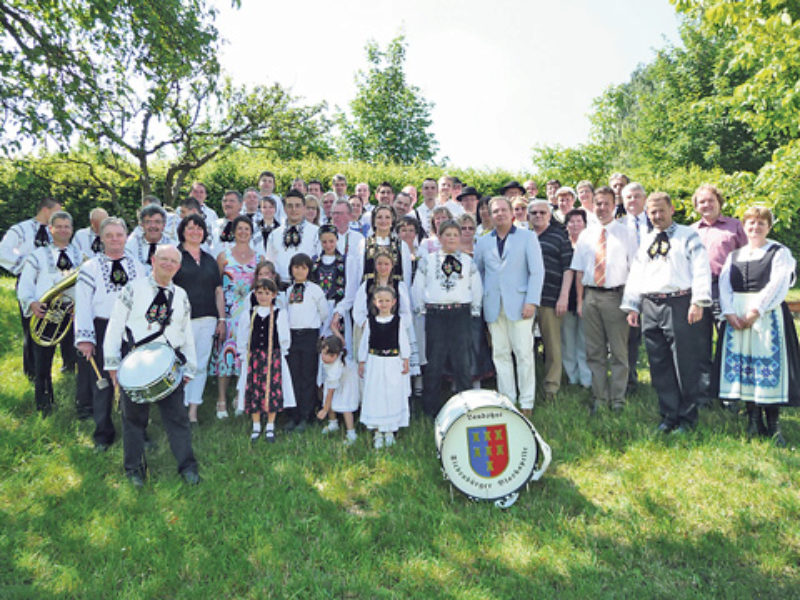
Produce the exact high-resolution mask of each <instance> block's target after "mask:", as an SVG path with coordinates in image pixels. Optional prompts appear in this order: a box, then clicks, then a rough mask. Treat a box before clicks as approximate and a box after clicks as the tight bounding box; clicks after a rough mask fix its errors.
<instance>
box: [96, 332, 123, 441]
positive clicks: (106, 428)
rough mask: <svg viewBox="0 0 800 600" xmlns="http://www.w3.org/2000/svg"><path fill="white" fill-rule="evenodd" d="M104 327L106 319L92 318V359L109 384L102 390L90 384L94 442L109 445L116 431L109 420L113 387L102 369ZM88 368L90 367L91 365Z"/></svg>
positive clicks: (112, 401)
mask: <svg viewBox="0 0 800 600" xmlns="http://www.w3.org/2000/svg"><path fill="white" fill-rule="evenodd" d="M106 327H108V319H95V320H94V335H95V339H96V340H97V343H96V344H95V347H94V359H95V361H96V362H97V368H98V369H100V373H101V374H102V375H103V377H105V378H106V380H107V381H108V383H109V385H108V387H107V388H106V389H104V390H101V389H98V387H97V386H96V385H92V416H93V417H94V443H95V444H107V445H111V444H113V443H114V438H115V437H116V434H117V432H116V430H115V429H114V423H113V422H112V421H111V409H112V408H113V404H114V387H113V386H112V385H111V378H110V377H109V375H108V371H105V370H104V369H103V364H104V359H103V341H104V340H105V339H106ZM89 368H90V369H91V366H89Z"/></svg>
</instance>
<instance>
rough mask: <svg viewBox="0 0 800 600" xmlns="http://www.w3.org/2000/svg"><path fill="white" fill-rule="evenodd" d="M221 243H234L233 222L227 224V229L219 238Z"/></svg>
mask: <svg viewBox="0 0 800 600" xmlns="http://www.w3.org/2000/svg"><path fill="white" fill-rule="evenodd" d="M219 239H220V241H221V242H232V241H233V221H228V222H227V223H226V224H225V228H224V229H223V230H222V233H221V234H220V236H219Z"/></svg>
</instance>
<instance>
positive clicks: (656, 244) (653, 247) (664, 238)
mask: <svg viewBox="0 0 800 600" xmlns="http://www.w3.org/2000/svg"><path fill="white" fill-rule="evenodd" d="M669 248H670V243H669V236H668V235H667V232H666V231H659V232H658V234H657V235H656V239H655V240H653V243H652V244H650V247H649V248H648V249H647V255H648V256H649V257H650V260H653V259H654V258H656V257H658V256H666V255H667V253H668V252H669Z"/></svg>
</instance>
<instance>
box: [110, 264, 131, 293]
mask: <svg viewBox="0 0 800 600" xmlns="http://www.w3.org/2000/svg"><path fill="white" fill-rule="evenodd" d="M111 283H113V284H114V285H116V286H117V287H122V286H123V285H125V284H126V283H128V274H127V273H126V272H125V269H124V268H123V267H122V259H121V258H118V259H116V260H112V261H111Z"/></svg>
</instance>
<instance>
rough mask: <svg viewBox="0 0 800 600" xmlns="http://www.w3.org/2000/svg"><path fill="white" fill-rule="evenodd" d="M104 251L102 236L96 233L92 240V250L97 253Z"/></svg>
mask: <svg viewBox="0 0 800 600" xmlns="http://www.w3.org/2000/svg"><path fill="white" fill-rule="evenodd" d="M102 251H103V242H102V241H100V236H99V235H96V236H95V237H94V241H93V242H92V252H93V253H95V254H100V253H101V252H102Z"/></svg>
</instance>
